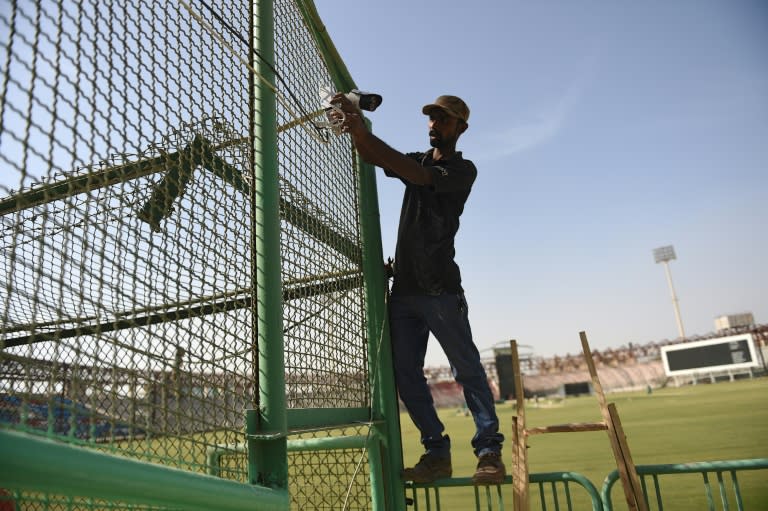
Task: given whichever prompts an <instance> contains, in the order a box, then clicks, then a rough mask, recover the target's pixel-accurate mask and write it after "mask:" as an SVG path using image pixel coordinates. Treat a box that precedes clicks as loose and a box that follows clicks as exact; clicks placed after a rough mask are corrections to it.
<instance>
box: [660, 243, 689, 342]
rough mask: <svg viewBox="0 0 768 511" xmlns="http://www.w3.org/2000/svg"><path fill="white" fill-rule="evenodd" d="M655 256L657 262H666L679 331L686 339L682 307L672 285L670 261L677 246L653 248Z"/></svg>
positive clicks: (665, 268)
mask: <svg viewBox="0 0 768 511" xmlns="http://www.w3.org/2000/svg"><path fill="white" fill-rule="evenodd" d="M653 258H654V259H655V260H656V263H657V264H658V263H664V270H665V271H666V273H667V283H668V284H669V292H670V293H671V294H672V305H673V306H674V308H675V319H676V320H677V331H678V332H679V333H680V338H682V339H685V330H683V320H682V319H681V318H680V307H679V306H678V304H677V295H676V294H675V286H673V285H672V272H671V271H670V270H669V262H670V261H671V260H673V259H677V257H675V247H673V246H672V245H667V246H666V247H659V248H656V249H654V250H653Z"/></svg>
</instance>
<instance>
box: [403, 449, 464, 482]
mask: <svg viewBox="0 0 768 511" xmlns="http://www.w3.org/2000/svg"><path fill="white" fill-rule="evenodd" d="M451 474H453V468H452V467H451V456H450V455H448V457H438V456H436V455H434V454H430V453H426V454H423V455H422V456H421V458H419V462H418V463H416V465H414V466H413V468H406V469H405V470H403V480H404V481H413V482H414V483H431V482H432V481H436V480H438V479H443V478H446V477H451Z"/></svg>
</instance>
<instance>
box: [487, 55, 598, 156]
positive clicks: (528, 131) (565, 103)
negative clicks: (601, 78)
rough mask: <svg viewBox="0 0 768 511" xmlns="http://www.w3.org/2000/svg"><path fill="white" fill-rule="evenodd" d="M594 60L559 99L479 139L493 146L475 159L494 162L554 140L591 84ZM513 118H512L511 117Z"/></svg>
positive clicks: (588, 62)
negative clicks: (499, 130) (503, 128)
mask: <svg viewBox="0 0 768 511" xmlns="http://www.w3.org/2000/svg"><path fill="white" fill-rule="evenodd" d="M594 63H595V59H594V58H590V59H587V62H586V65H584V66H582V70H581V73H580V74H579V76H577V77H576V79H574V80H573V81H572V82H571V83H570V84H569V86H568V87H567V88H566V89H565V91H563V93H562V94H561V95H560V97H558V98H556V99H554V100H553V101H551V102H550V103H548V104H546V105H543V106H539V107H538V108H536V109H535V110H532V111H531V112H530V113H529V114H528V115H524V116H523V117H522V118H520V117H519V116H518V119H519V120H517V121H516V122H515V121H514V120H513V122H512V125H511V126H509V127H508V128H506V129H505V130H503V131H501V132H498V133H494V134H492V135H489V136H484V137H480V140H483V141H484V142H485V143H488V144H490V145H491V147H489V148H486V150H485V151H473V154H478V155H479V154H482V155H484V156H483V157H482V158H480V157H476V159H478V160H479V159H484V160H495V159H499V158H502V157H506V156H510V155H512V154H515V153H519V152H522V151H525V150H527V149H531V148H533V147H536V146H539V145H542V144H545V143H547V142H549V141H550V140H552V139H553V138H555V137H556V136H557V135H558V133H560V131H561V130H562V128H563V126H565V124H566V122H567V121H568V116H569V114H570V113H571V111H572V110H573V108H574V106H576V105H577V104H578V102H579V100H580V99H581V97H582V95H583V94H584V91H585V89H586V88H587V86H588V84H589V83H590V82H591V81H592V77H593V75H594V68H595V65H594ZM508 117H511V116H508Z"/></svg>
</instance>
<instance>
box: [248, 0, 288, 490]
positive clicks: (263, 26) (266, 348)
mask: <svg viewBox="0 0 768 511" xmlns="http://www.w3.org/2000/svg"><path fill="white" fill-rule="evenodd" d="M252 12H253V38H252V44H253V47H254V50H255V52H258V54H259V55H260V56H261V58H259V59H254V58H252V59H251V62H253V65H254V67H255V69H256V70H257V71H258V72H259V73H260V74H261V76H263V77H264V78H265V79H266V81H268V82H269V83H270V84H272V86H273V87H274V83H275V75H274V72H273V71H272V68H270V66H269V65H267V64H266V63H265V62H264V61H267V62H269V63H270V64H272V65H273V66H274V59H275V39H274V12H273V2H272V1H271V0H260V1H256V0H254V3H253V8H252ZM251 80H253V82H252V83H251V91H252V95H253V98H252V100H251V108H252V113H251V123H252V126H251V133H252V141H253V142H252V143H253V161H254V167H255V168H254V174H255V175H254V188H255V196H256V197H257V198H258V200H257V202H256V203H255V204H254V209H255V217H256V225H255V233H254V236H255V240H254V242H255V245H256V257H255V260H256V267H255V269H254V271H255V272H256V288H257V289H256V299H257V307H256V309H257V311H258V320H257V326H258V335H257V340H258V346H259V354H258V372H259V373H258V380H259V389H258V393H259V410H249V411H248V413H247V416H246V429H247V431H246V438H247V442H248V465H249V477H250V480H251V482H252V483H259V484H263V485H265V486H269V487H273V488H287V486H288V456H287V453H286V436H285V435H286V428H287V419H286V405H285V364H284V354H283V323H282V281H281V272H280V268H281V265H280V206H279V200H280V199H279V195H280V194H279V186H278V162H277V114H276V98H275V93H274V91H273V90H272V89H270V87H268V86H267V85H265V84H264V83H263V82H262V81H261V80H259V79H258V77H254V76H252V77H251Z"/></svg>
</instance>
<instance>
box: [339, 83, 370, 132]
mask: <svg viewBox="0 0 768 511" xmlns="http://www.w3.org/2000/svg"><path fill="white" fill-rule="evenodd" d="M331 104H332V105H334V106H336V107H338V108H339V109H340V110H341V111H342V112H344V116H343V122H342V125H341V131H342V132H343V133H349V134H351V135H352V137H353V138H355V137H356V136H358V135H360V134H363V133H367V132H368V128H367V127H366V126H365V121H364V120H363V114H362V112H361V111H360V109H359V108H357V107H356V106H355V105H354V104H353V103H352V102H351V101H350V100H349V98H347V96H346V95H344V94H343V93H341V92H337V93H336V95H335V96H333V98H332V99H331ZM330 115H331V118H332V119H333V120H334V121H337V122H338V121H341V118H342V116H341V114H340V113H339V112H337V111H336V110H331V114H330Z"/></svg>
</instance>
